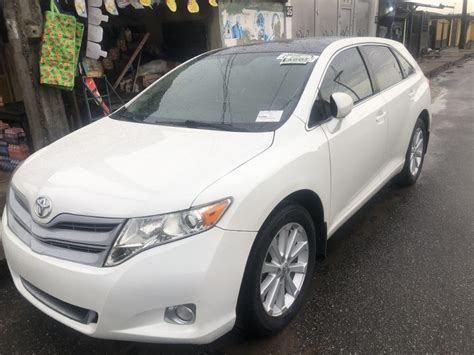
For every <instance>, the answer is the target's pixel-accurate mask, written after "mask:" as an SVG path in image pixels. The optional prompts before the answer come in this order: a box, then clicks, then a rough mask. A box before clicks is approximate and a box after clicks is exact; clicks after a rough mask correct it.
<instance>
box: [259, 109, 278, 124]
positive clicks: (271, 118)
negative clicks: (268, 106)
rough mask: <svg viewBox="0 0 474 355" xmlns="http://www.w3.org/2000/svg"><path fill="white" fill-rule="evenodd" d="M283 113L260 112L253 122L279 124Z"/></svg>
mask: <svg viewBox="0 0 474 355" xmlns="http://www.w3.org/2000/svg"><path fill="white" fill-rule="evenodd" d="M282 115H283V111H260V112H259V113H258V116H257V119H256V120H255V122H280V120H281V116H282Z"/></svg>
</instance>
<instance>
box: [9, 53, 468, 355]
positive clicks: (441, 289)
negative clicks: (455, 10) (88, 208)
mask: <svg viewBox="0 0 474 355" xmlns="http://www.w3.org/2000/svg"><path fill="white" fill-rule="evenodd" d="M473 79H474V60H471V61H469V62H465V63H463V64H461V65H459V66H456V67H454V68H452V69H450V70H449V71H448V72H444V73H442V74H441V75H440V76H438V77H437V78H436V79H435V80H434V81H433V93H434V95H435V96H436V100H435V104H434V106H433V112H434V119H433V130H432V134H431V141H430V147H429V153H428V155H427V158H426V161H425V166H424V172H423V175H422V177H421V180H420V181H419V183H418V184H417V185H416V186H414V187H412V188H406V189H398V188H396V187H395V186H393V185H391V184H389V185H388V186H386V187H385V188H383V189H382V190H381V191H380V192H379V193H378V194H377V195H376V196H375V197H374V198H373V199H372V200H371V201H370V202H369V203H368V204H367V205H366V206H364V208H363V209H362V210H361V211H359V212H358V213H357V214H356V215H355V216H354V217H353V218H352V219H351V220H350V221H349V222H348V223H347V224H346V225H345V226H344V227H342V229H340V230H339V231H338V232H337V233H336V235H335V236H334V237H333V238H331V240H330V241H329V251H328V257H327V258H326V259H325V260H324V261H322V262H320V263H319V265H318V267H317V273H316V275H315V277H314V280H313V284H312V289H311V292H310V295H309V297H308V299H307V302H306V304H305V306H304V307H303V309H302V310H301V312H300V313H299V315H298V316H297V318H296V319H295V320H294V321H293V322H292V323H291V324H290V326H289V327H288V328H287V329H285V330H284V331H283V332H281V333H280V334H278V335H276V336H274V337H270V338H264V339H255V338H251V337H247V336H245V335H243V334H241V333H240V332H238V331H236V330H234V331H232V332H231V333H230V334H228V335H226V336H224V337H223V338H221V339H219V340H218V341H216V342H215V343H213V344H210V345H207V346H197V347H193V346H173V345H153V344H138V343H127V342H115V341H105V340H98V339H92V338H89V337H86V336H84V335H81V334H79V333H77V332H75V331H73V330H70V329H68V328H66V327H65V326H63V325H61V324H60V323H57V322H56V321H54V320H52V319H50V318H48V317H47V316H46V315H44V314H42V313H41V312H40V311H38V310H36V309H35V308H34V307H33V306H31V305H30V304H29V303H28V302H26V301H25V300H23V299H22V297H21V296H20V295H19V294H18V293H17V292H16V291H15V289H14V286H13V284H12V281H11V279H10V276H9V275H8V271H7V267H6V264H5V263H2V262H0V354H8V353H14V352H16V353H38V354H41V353H44V354H46V353H48V354H52V353H61V354H65V353H144V354H145V353H168V352H172V353H180V352H194V351H197V352H201V353H207V352H228V353H234V352H245V353H260V352H263V353H294V352H318V353H341V352H342V353H349V352H351V353H381V352H399V353H413V352H423V353H434V352H437V353H448V352H449V353H461V354H473V353H474V97H473V95H474V94H473V93H474V80H473Z"/></svg>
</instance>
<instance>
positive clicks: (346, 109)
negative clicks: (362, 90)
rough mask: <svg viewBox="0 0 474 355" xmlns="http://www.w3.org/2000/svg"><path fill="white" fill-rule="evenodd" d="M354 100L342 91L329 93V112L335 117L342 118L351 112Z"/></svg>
mask: <svg viewBox="0 0 474 355" xmlns="http://www.w3.org/2000/svg"><path fill="white" fill-rule="evenodd" d="M353 107H354V100H352V97H350V96H349V95H348V94H346V93H344V92H335V93H334V94H332V95H331V114H332V116H333V117H335V118H344V117H346V116H347V115H348V114H350V113H351V111H352V108H353Z"/></svg>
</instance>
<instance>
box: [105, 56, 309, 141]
mask: <svg viewBox="0 0 474 355" xmlns="http://www.w3.org/2000/svg"><path fill="white" fill-rule="evenodd" d="M284 58H286V60H284ZM316 59H317V55H313V54H293V56H292V57H291V58H290V57H289V56H286V57H285V54H282V53H233V54H221V53H220V52H216V53H213V54H210V55H207V56H204V57H201V58H198V59H196V60H194V61H191V62H190V63H188V64H186V65H184V66H182V67H180V68H178V69H176V70H175V71H173V72H171V73H170V74H169V75H167V76H165V77H163V78H162V79H161V80H159V81H158V82H156V83H155V84H154V85H153V86H152V87H151V88H149V89H148V90H147V91H145V92H144V93H143V94H142V95H141V96H139V97H138V98H137V99H136V100H135V101H133V102H132V103H131V104H130V105H128V106H126V107H124V108H123V109H121V110H119V111H118V112H116V113H115V114H113V115H112V116H111V117H112V118H115V119H120V120H127V121H135V122H141V123H149V124H161V125H173V126H185V127H191V128H207V129H216V130H235V131H251V132H262V131H272V130H275V129H276V128H278V127H279V126H281V124H283V122H285V121H286V120H287V119H288V117H289V116H290V115H291V113H292V112H293V110H294V108H295V107H296V104H297V103H298V101H299V98H300V96H301V94H302V91H303V89H304V87H305V85H306V82H307V79H308V77H309V75H310V74H311V71H312V69H313V67H314V64H315V62H316Z"/></svg>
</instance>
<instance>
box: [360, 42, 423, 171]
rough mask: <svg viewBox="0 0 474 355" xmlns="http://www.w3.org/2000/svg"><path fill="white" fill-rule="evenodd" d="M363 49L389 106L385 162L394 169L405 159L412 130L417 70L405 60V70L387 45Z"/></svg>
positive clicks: (379, 89) (369, 46)
mask: <svg viewBox="0 0 474 355" xmlns="http://www.w3.org/2000/svg"><path fill="white" fill-rule="evenodd" d="M360 48H361V52H362V54H363V56H364V58H365V60H366V61H367V64H368V65H369V66H370V68H371V70H372V72H373V77H374V79H375V84H376V85H377V90H378V91H380V95H382V97H383V98H384V100H385V102H386V105H387V120H388V140H387V156H386V160H387V163H388V164H389V165H391V166H393V167H395V166H398V165H399V164H401V163H402V162H403V161H404V159H405V153H406V150H407V147H408V140H409V137H410V133H411V131H412V129H413V127H412V126H411V123H410V122H411V120H410V118H409V116H410V112H411V111H412V110H411V108H412V104H413V99H414V96H415V94H416V90H415V85H416V82H417V79H416V75H413V74H414V68H413V67H412V66H411V65H410V64H409V63H407V62H406V60H405V62H406V63H405V66H404V67H402V66H401V65H400V63H399V61H398V60H397V58H396V57H395V55H394V52H393V51H392V50H391V49H390V48H389V47H387V46H385V45H367V46H362V47H360ZM400 60H401V59H400ZM407 65H408V66H407ZM402 68H404V71H406V73H405V72H404V71H402Z"/></svg>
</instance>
